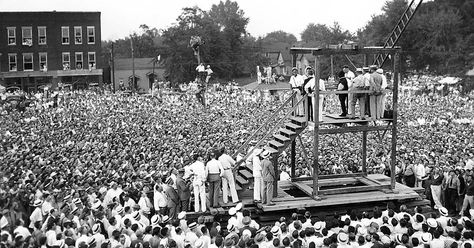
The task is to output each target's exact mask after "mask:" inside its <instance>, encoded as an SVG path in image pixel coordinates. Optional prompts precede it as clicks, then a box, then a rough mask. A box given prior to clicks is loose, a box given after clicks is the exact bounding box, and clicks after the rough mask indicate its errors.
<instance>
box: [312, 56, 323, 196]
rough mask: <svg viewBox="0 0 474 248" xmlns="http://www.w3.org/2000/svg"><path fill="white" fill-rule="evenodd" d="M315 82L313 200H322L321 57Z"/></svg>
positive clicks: (315, 69)
mask: <svg viewBox="0 0 474 248" xmlns="http://www.w3.org/2000/svg"><path fill="white" fill-rule="evenodd" d="M314 72H315V74H314V80H315V85H316V87H315V91H314V94H315V95H316V97H314V100H315V101H316V102H315V104H313V106H314V109H313V119H314V130H313V134H314V137H313V155H314V161H313V199H315V200H320V199H321V198H320V197H319V195H318V194H319V185H318V180H319V178H318V177H319V111H322V110H321V109H319V97H320V96H319V79H320V78H321V66H320V56H316V59H315V61H314Z"/></svg>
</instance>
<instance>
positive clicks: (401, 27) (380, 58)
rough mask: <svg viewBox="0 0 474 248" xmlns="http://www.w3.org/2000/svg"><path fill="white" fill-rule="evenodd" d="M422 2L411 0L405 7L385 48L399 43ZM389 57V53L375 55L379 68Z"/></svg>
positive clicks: (421, 0)
mask: <svg viewBox="0 0 474 248" xmlns="http://www.w3.org/2000/svg"><path fill="white" fill-rule="evenodd" d="M422 2H423V0H411V2H410V4H409V5H408V6H407V8H406V9H405V12H403V14H402V17H401V18H400V20H398V23H397V25H395V27H394V28H393V30H392V32H391V33H390V36H388V38H387V40H386V41H385V44H384V45H383V47H384V48H393V47H395V44H397V41H398V40H399V39H400V36H401V35H402V33H403V31H405V29H406V27H407V26H408V24H409V23H410V21H411V19H412V18H413V16H414V15H415V13H416V11H417V10H418V8H419V7H420V5H421V3H422ZM388 57H389V55H388V54H382V53H381V54H377V56H376V57H375V64H376V65H377V66H378V67H379V68H380V67H382V66H383V64H384V63H385V61H386V60H387V58H388Z"/></svg>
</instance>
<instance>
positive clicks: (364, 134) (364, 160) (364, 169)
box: [362, 131, 367, 176]
mask: <svg viewBox="0 0 474 248" xmlns="http://www.w3.org/2000/svg"><path fill="white" fill-rule="evenodd" d="M362 173H364V176H367V131H362Z"/></svg>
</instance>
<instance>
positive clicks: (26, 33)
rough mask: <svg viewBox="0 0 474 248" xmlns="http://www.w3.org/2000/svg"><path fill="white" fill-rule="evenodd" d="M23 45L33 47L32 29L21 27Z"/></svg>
mask: <svg viewBox="0 0 474 248" xmlns="http://www.w3.org/2000/svg"><path fill="white" fill-rule="evenodd" d="M21 37H22V40H21V44H22V45H24V46H32V45H33V31H32V30H31V27H21Z"/></svg>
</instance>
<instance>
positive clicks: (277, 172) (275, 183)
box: [272, 155, 280, 198]
mask: <svg viewBox="0 0 474 248" xmlns="http://www.w3.org/2000/svg"><path fill="white" fill-rule="evenodd" d="M272 160H273V161H272V163H273V169H274V170H275V176H276V178H275V180H274V181H273V197H274V198H275V197H278V180H280V170H279V168H278V155H275V156H272Z"/></svg>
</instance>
